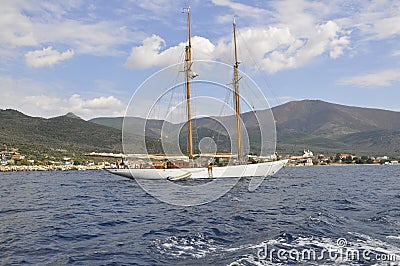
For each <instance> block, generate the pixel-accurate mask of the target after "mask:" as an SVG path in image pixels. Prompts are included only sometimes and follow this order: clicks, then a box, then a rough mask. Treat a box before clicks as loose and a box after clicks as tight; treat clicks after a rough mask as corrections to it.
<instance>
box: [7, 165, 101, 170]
mask: <svg viewBox="0 0 400 266" xmlns="http://www.w3.org/2000/svg"><path fill="white" fill-rule="evenodd" d="M104 168H105V167H104V166H103V165H93V166H86V165H71V166H65V165H45V166H38V165H29V166H27V165H6V166H0V172H27V171H86V170H103V169H104Z"/></svg>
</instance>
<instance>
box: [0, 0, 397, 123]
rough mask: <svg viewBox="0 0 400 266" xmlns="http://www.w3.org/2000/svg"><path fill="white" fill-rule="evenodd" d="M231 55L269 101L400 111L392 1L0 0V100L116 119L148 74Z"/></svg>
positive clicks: (43, 111)
mask: <svg viewBox="0 0 400 266" xmlns="http://www.w3.org/2000/svg"><path fill="white" fill-rule="evenodd" d="M189 4H190V8H191V9H190V10H191V19H192V35H193V45H192V46H193V57H194V59H204V60H217V61H222V62H225V63H228V64H232V62H233V61H232V56H231V55H232V21H233V18H235V20H236V23H237V28H238V48H239V60H240V61H241V65H240V69H241V70H242V71H244V72H245V73H246V74H248V75H249V76H251V77H252V78H254V80H255V81H256V82H257V84H258V86H259V87H260V88H261V90H262V91H263V92H264V93H265V95H266V96H267V99H268V101H269V103H270V105H271V106H275V105H279V104H283V103H285V102H288V101H292V100H303V99H318V100H323V101H328V102H333V103H338V104H344V105H352V106H360V107H371V108H381V109H387V110H394V111H400V103H399V99H400V1H398V0H393V1H390V0H370V1H369V0H353V1H347V0H331V1H308V0H276V1H266V0H263V1H261V0H260V1H258V0H253V1H244V0H202V1H200V0H193V1H190V2H188V1H180V0H174V1H172V0H147V1H139V0H113V1H106V0H97V1H91V0H63V1H54V0H52V1H48V0H0V5H1V13H2V14H1V16H0V109H6V108H12V109H17V110H19V111H21V112H23V113H25V114H27V115H31V116H41V117H54V116H59V115H63V114H66V113H67V112H73V113H75V114H76V115H78V116H81V117H82V118H84V119H90V118H94V117H100V116H122V115H124V113H125V110H126V108H127V105H128V103H129V100H130V98H131V97H132V95H133V94H134V92H135V90H136V89H137V88H138V87H139V86H140V85H141V84H142V83H143V82H144V81H145V80H146V79H147V78H148V77H149V76H150V75H152V74H153V73H156V72H157V71H159V70H160V69H162V68H164V67H167V66H169V65H171V64H175V63H178V62H180V60H182V54H183V51H184V46H185V40H186V35H187V32H186V14H185V13H182V10H183V8H184V7H187V6H188V5H189Z"/></svg>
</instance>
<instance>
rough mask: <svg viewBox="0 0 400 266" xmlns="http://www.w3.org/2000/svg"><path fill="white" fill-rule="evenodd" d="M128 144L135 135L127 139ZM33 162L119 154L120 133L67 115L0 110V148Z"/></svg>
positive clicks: (135, 138) (136, 139)
mask: <svg viewBox="0 0 400 266" xmlns="http://www.w3.org/2000/svg"><path fill="white" fill-rule="evenodd" d="M131 137H132V143H133V144H135V141H136V142H137V141H139V140H140V137H139V136H131ZM15 147H18V148H19V151H20V152H21V153H24V154H30V155H32V156H34V157H36V158H37V159H40V160H42V159H44V158H45V157H55V158H62V157H64V156H67V157H80V158H82V157H83V155H84V154H85V153H88V152H92V151H98V152H114V153H119V152H121V151H122V147H121V131H120V130H118V129H114V128H111V127H107V126H102V125H98V124H95V123H91V122H88V121H85V120H83V119H81V118H79V117H78V116H76V115H74V114H72V113H68V114H66V115H64V116H59V117H54V118H50V119H45V118H40V117H30V116H27V115H25V114H23V113H21V112H18V111H16V110H11V109H8V110H0V148H15Z"/></svg>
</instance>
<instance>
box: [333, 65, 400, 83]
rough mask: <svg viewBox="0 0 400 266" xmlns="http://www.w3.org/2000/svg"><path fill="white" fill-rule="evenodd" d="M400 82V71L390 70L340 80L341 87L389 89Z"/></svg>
mask: <svg viewBox="0 0 400 266" xmlns="http://www.w3.org/2000/svg"><path fill="white" fill-rule="evenodd" d="M399 81H400V69H388V70H383V71H379V72H375V73H369V74H365V75H359V76H354V77H348V78H344V79H342V80H340V81H339V82H338V84H339V85H355V86H360V87H389V86H391V85H392V83H393V82H399Z"/></svg>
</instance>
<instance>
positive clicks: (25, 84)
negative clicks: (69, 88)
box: [0, 76, 126, 119]
mask: <svg viewBox="0 0 400 266" xmlns="http://www.w3.org/2000/svg"><path fill="white" fill-rule="evenodd" d="M46 87H47V85H46V84H42V83H39V82H35V81H33V80H29V79H14V78H11V77H7V76H0V94H1V95H2V97H0V108H12V109H16V110H19V111H21V112H23V113H26V114H28V115H31V116H41V117H53V116H57V115H63V114H66V113H68V112H73V113H75V114H76V115H78V116H81V117H82V118H84V119H89V118H93V117H99V116H122V115H123V114H124V112H125V108H126V104H125V103H123V102H122V101H121V100H120V99H117V98H116V97H114V96H100V97H92V98H89V99H84V98H82V96H81V95H79V94H73V95H71V96H69V97H62V96H59V95H55V94H53V93H51V92H49V90H48V89H46Z"/></svg>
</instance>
